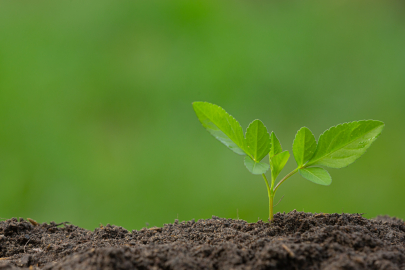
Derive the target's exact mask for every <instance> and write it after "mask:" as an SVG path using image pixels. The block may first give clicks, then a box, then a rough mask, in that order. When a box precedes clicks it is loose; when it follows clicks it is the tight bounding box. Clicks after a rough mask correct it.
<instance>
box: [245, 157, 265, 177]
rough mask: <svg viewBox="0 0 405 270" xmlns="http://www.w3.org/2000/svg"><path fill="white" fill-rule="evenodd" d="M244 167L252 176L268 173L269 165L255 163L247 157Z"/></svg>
mask: <svg viewBox="0 0 405 270" xmlns="http://www.w3.org/2000/svg"><path fill="white" fill-rule="evenodd" d="M245 166H246V168H247V169H248V170H249V172H251V173H253V174H263V173H265V172H267V171H268V169H269V168H270V165H269V164H267V163H264V162H255V161H254V160H253V159H251V158H250V157H249V156H246V157H245Z"/></svg>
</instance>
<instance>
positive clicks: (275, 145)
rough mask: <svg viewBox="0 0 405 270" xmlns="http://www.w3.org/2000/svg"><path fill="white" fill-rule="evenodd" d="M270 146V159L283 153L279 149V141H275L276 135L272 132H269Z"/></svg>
mask: <svg viewBox="0 0 405 270" xmlns="http://www.w3.org/2000/svg"><path fill="white" fill-rule="evenodd" d="M270 145H271V148H270V153H269V156H270V159H271V158H272V157H274V156H275V155H277V154H279V153H281V152H282V151H283V149H282V148H281V144H280V141H279V140H278V139H277V137H276V134H275V133H274V132H271V135H270Z"/></svg>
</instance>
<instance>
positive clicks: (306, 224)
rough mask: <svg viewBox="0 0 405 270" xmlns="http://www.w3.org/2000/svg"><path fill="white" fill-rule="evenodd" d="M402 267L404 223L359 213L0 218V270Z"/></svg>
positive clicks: (403, 262) (404, 254) (404, 248)
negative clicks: (129, 224)
mask: <svg viewBox="0 0 405 270" xmlns="http://www.w3.org/2000/svg"><path fill="white" fill-rule="evenodd" d="M24 268H27V269H58V270H68V269H69V270H70V269H153V270H155V269H176V270H182V269H255V270H256V269H259V270H260V269H403V270H404V269H405V223H404V221H402V220H400V219H396V218H390V217H387V216H384V217H377V218H375V219H372V220H369V219H366V218H363V217H362V216H361V215H359V214H312V213H304V212H296V211H293V212H290V213H288V214H280V213H278V214H276V215H275V216H274V222H273V223H272V224H269V223H264V222H262V221H258V222H257V223H247V222H246V221H243V220H232V219H223V218H217V217H215V216H213V217H212V219H207V220H198V221H197V222H195V221H194V220H192V221H188V222H181V223H179V222H178V221H175V223H174V224H165V225H164V227H163V228H156V227H154V228H149V229H147V228H143V229H142V230H139V231H132V232H131V233H130V232H128V231H127V230H125V229H124V228H122V227H117V226H110V225H107V226H105V227H104V226H101V227H100V228H97V229H95V230H94V231H89V230H85V229H82V228H79V227H77V226H73V225H69V224H66V223H65V224H55V223H54V222H51V223H50V224H46V223H44V224H35V222H34V224H32V223H30V222H28V221H25V220H23V219H20V220H17V219H16V218H13V219H9V220H6V221H2V222H0V270H6V269H7V270H15V269H24Z"/></svg>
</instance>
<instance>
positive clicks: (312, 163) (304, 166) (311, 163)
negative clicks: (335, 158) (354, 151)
mask: <svg viewBox="0 0 405 270" xmlns="http://www.w3.org/2000/svg"><path fill="white" fill-rule="evenodd" d="M368 121H374V122H380V123H381V124H382V125H383V129H382V130H381V132H380V134H378V135H377V136H376V137H375V138H376V139H377V138H378V137H379V136H380V135H381V133H382V132H383V130H384V127H385V123H384V122H382V121H379V120H374V119H368V120H359V121H351V122H344V123H340V124H338V125H336V126H332V127H330V128H328V129H327V130H325V131H324V132H322V134H321V135H319V137H318V141H317V146H316V149H315V152H314V154H313V155H312V157H314V156H315V154H316V152H317V151H318V146H319V140H320V139H321V137H322V136H323V135H324V134H325V133H326V132H328V131H330V130H332V129H334V128H337V127H339V126H343V125H347V124H350V123H353V122H358V123H360V122H368ZM350 143H351V142H350ZM350 143H348V144H350ZM348 144H346V145H348ZM346 145H345V146H346ZM336 151H338V150H335V151H334V152H336ZM334 152H331V153H330V154H332V153H334ZM366 152H367V149H366V151H365V152H364V153H366ZM312 157H311V158H312ZM318 160H319V159H318ZM318 160H316V161H318ZM310 161H311V159H310V160H308V162H307V163H306V164H304V165H303V166H302V168H308V167H307V166H312V165H316V164H314V162H310ZM308 163H309V165H308ZM351 164H353V163H351ZM351 164H349V165H351ZM349 165H346V166H344V167H341V168H335V169H342V168H346V167H347V166H349Z"/></svg>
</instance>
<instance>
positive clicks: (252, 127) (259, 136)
mask: <svg viewBox="0 0 405 270" xmlns="http://www.w3.org/2000/svg"><path fill="white" fill-rule="evenodd" d="M246 144H247V148H248V151H249V153H250V156H251V157H252V158H253V160H254V161H256V162H259V161H261V160H262V159H263V158H264V157H265V156H266V155H267V154H268V153H269V151H270V135H269V133H268V132H267V128H266V127H265V126H264V124H263V123H262V121H260V120H254V121H253V122H252V123H250V124H249V126H248V128H247V130H246Z"/></svg>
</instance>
